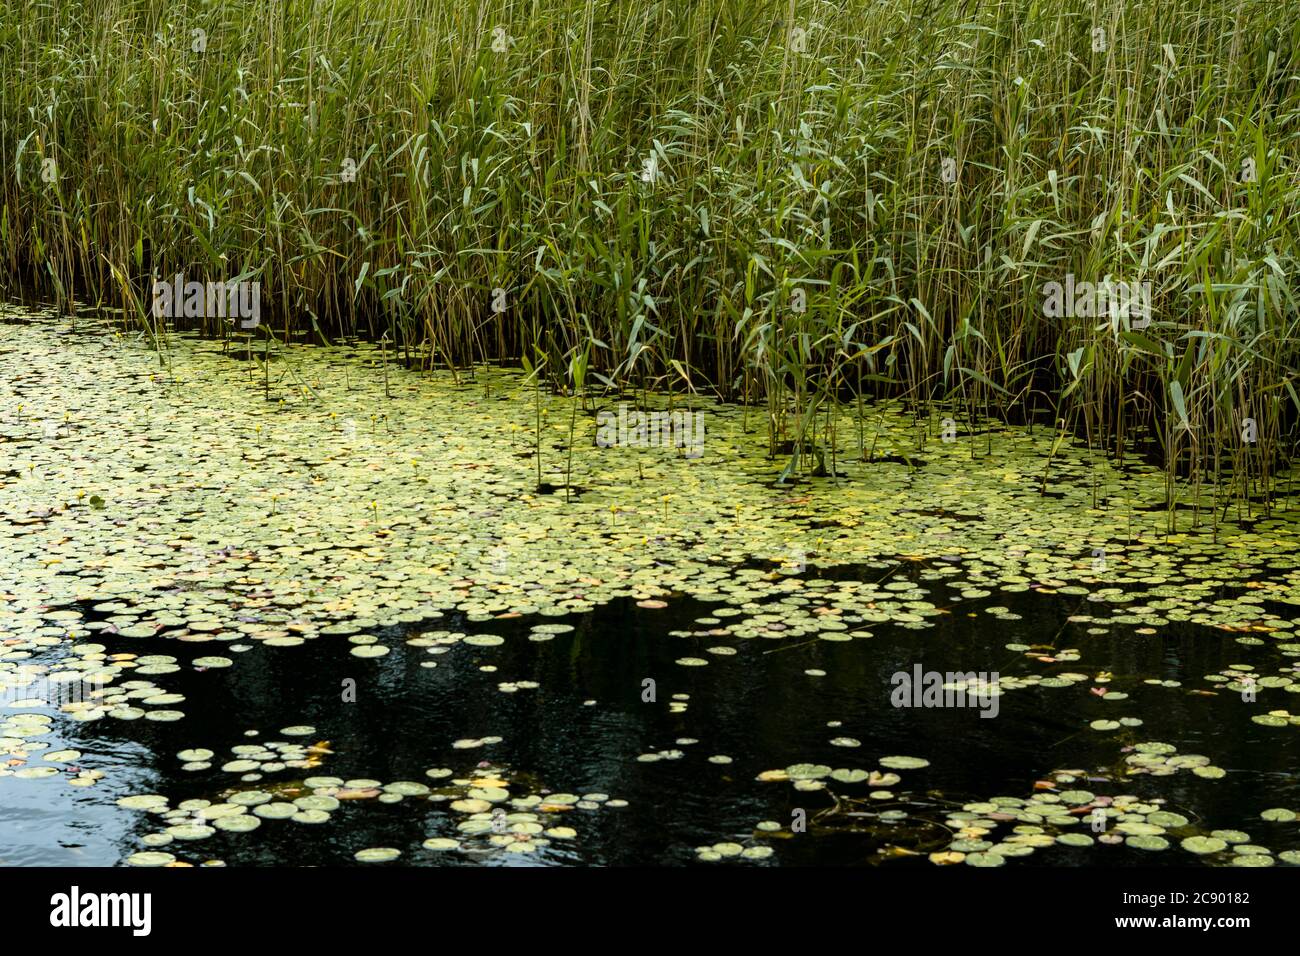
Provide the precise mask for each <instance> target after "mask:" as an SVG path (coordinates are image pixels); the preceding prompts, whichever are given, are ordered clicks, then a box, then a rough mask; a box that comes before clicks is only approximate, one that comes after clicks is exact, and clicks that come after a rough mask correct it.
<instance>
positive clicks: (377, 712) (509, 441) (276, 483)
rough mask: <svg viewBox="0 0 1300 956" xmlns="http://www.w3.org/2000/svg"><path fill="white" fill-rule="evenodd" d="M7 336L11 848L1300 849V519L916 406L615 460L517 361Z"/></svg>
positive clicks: (2, 427) (660, 859)
mask: <svg viewBox="0 0 1300 956" xmlns="http://www.w3.org/2000/svg"><path fill="white" fill-rule="evenodd" d="M8 318H9V319H10V321H11V323H13V324H8V325H6V326H5V327H4V328H5V332H6V335H5V338H4V340H3V343H4V344H3V345H2V346H0V371H2V374H0V382H3V383H4V388H5V389H6V391H5V393H4V394H3V395H0V403H2V404H3V415H2V416H0V482H2V483H0V514H2V515H3V522H4V523H3V526H2V530H0V547H2V550H0V599H2V600H3V603H0V694H3V697H2V698H0V699H2V700H3V703H4V706H3V708H0V862H3V863H9V864H19V865H22V864H28V865H31V864H98V865H110V864H117V863H122V862H131V863H135V864H139V865H159V864H164V863H168V862H173V861H179V862H188V863H194V864H200V863H204V862H211V861H220V862H224V863H226V864H229V865H274V864H281V863H283V864H312V865H331V864H352V863H353V862H354V861H355V859H356V854H358V853H359V852H361V851H366V850H370V851H372V853H371V854H369V855H367V854H364V853H363V854H362V859H366V858H367V856H369V858H373V859H375V860H379V861H382V860H386V859H389V858H390V857H392V852H383V851H398V852H399V853H400V856H398V857H397V860H398V862H399V863H404V864H412V865H434V864H437V865H503V864H523V865H555V864H575V863H583V864H590V863H597V864H660V863H662V864H679V863H692V862H696V861H701V862H709V863H711V864H712V865H735V864H741V865H759V866H770V865H797V864H809V863H831V864H850V865H853V864H875V865H883V866H924V867H929V866H933V865H935V864H957V863H964V864H970V865H1064V866H1076V865H1089V864H1119V865H1159V864H1162V863H1187V862H1196V861H1200V862H1203V863H1205V864H1207V865H1251V866H1257V865H1272V864H1275V863H1276V864H1279V865H1288V864H1291V865H1293V864H1295V863H1296V862H1297V861H1300V822H1297V820H1296V815H1295V812H1296V811H1300V792H1298V786H1297V782H1296V780H1297V777H1296V773H1295V768H1296V767H1297V766H1298V765H1300V761H1298V760H1297V758H1298V757H1300V717H1296V716H1293V715H1292V713H1291V711H1290V710H1289V709H1288V707H1293V708H1295V710H1296V712H1297V713H1300V707H1296V706H1295V705H1296V698H1293V697H1291V694H1292V693H1294V692H1297V691H1300V674H1297V673H1296V664H1297V661H1300V643H1297V642H1296V638H1295V636H1294V635H1295V626H1296V623H1297V617H1298V616H1300V612H1298V611H1297V606H1300V574H1298V569H1300V559H1298V557H1297V542H1298V538H1297V530H1298V529H1297V523H1296V521H1295V520H1294V511H1293V510H1291V509H1292V507H1293V505H1292V503H1290V502H1288V501H1284V504H1286V505H1288V507H1287V508H1284V509H1283V510H1281V511H1274V512H1273V513H1272V514H1271V515H1262V514H1258V513H1256V514H1252V515H1245V514H1243V515H1242V516H1241V518H1242V519H1243V520H1241V521H1237V520H1235V519H1236V518H1237V516H1236V514H1235V513H1234V514H1232V515H1229V516H1228V519H1232V520H1228V519H1224V518H1223V516H1222V515H1220V516H1219V518H1220V521H1218V522H1216V521H1214V520H1213V515H1212V509H1211V508H1209V507H1208V506H1207V504H1206V502H1208V500H1209V499H1208V497H1207V498H1206V499H1205V501H1201V502H1198V501H1197V500H1196V498H1195V496H1194V492H1193V491H1191V490H1188V491H1186V492H1182V494H1183V495H1184V496H1185V500H1183V501H1182V502H1181V504H1183V505H1184V507H1182V508H1181V509H1180V510H1179V512H1178V515H1177V524H1176V526H1175V527H1173V528H1172V529H1170V528H1169V527H1168V525H1167V523H1166V522H1167V517H1166V513H1165V511H1164V510H1163V509H1162V508H1155V507H1153V505H1159V504H1162V503H1163V500H1164V484H1163V476H1162V475H1161V474H1159V473H1157V472H1155V471H1154V470H1152V469H1150V468H1148V467H1146V466H1143V465H1140V464H1133V463H1130V465H1129V466H1128V467H1125V468H1117V467H1114V466H1113V465H1112V464H1109V463H1106V462H1103V461H1096V460H1090V457H1089V455H1088V451H1087V449H1086V448H1081V447H1067V448H1064V449H1062V450H1060V451H1058V453H1057V456H1056V458H1055V460H1054V461H1053V463H1052V466H1051V469H1050V476H1051V477H1050V479H1049V481H1048V483H1047V485H1046V486H1045V485H1044V483H1043V478H1042V476H1043V473H1044V463H1045V462H1046V459H1047V457H1048V452H1049V448H1050V445H1051V444H1052V442H1053V440H1054V438H1055V435H1054V433H1052V432H1050V431H1043V430H1042V429H1033V430H1031V429H1025V428H1010V427H1006V426H1002V425H998V424H988V425H985V426H982V427H981V429H980V432H979V434H978V435H976V436H974V439H975V440H973V441H972V436H970V435H967V434H965V433H964V432H963V434H962V436H961V440H960V441H958V442H955V443H948V442H941V441H940V440H938V438H937V437H935V435H933V434H932V435H930V436H929V437H928V438H925V437H923V438H920V439H918V437H917V436H918V429H919V428H924V425H925V423H924V422H922V423H921V424H920V425H919V426H918V424H917V423H916V422H914V421H913V419H912V418H911V417H910V416H908V415H905V414H904V413H903V412H902V411H901V410H898V409H893V408H882V409H877V410H872V411H871V417H870V419H869V426H870V431H868V432H867V435H866V437H865V439H864V444H872V442H873V436H874V443H875V444H876V446H877V447H876V449H875V452H874V453H873V454H869V455H868V457H874V458H875V459H876V460H862V456H861V455H860V454H859V451H858V445H857V443H856V442H857V439H856V435H857V433H858V428H857V424H856V423H855V422H854V421H853V420H852V419H850V418H848V417H847V413H846V418H845V420H844V422H843V424H842V426H841V427H840V429H839V433H840V434H841V435H844V436H855V437H854V438H853V440H852V441H851V442H850V444H849V447H847V448H846V449H844V450H843V459H842V460H841V461H838V462H837V468H836V470H837V472H838V476H837V477H832V478H820V479H811V480H804V481H802V482H800V483H798V484H797V485H795V486H793V487H788V486H787V487H779V486H775V485H774V480H775V479H776V478H777V476H778V475H779V474H780V471H781V468H782V466H783V464H784V462H783V461H780V460H776V461H773V460H769V459H768V458H767V457H766V455H765V451H766V437H765V430H764V428H763V422H762V417H761V415H762V413H761V412H759V411H755V410H753V409H750V410H748V411H746V410H744V409H738V408H734V407H723V406H715V405H713V404H711V403H707V402H702V401H699V400H695V401H694V402H693V403H692V404H691V405H690V406H689V407H690V409H691V410H692V412H693V413H695V414H700V415H703V416H704V417H705V421H706V423H707V437H706V440H705V443H704V445H703V454H702V455H699V456H698V457H688V456H686V455H683V454H682V452H681V451H680V450H678V449H673V448H662V447H651V448H637V447H600V446H599V445H598V444H597V443H596V440H595V436H596V429H597V423H596V420H595V417H594V415H593V414H592V413H591V410H590V409H582V408H579V409H577V410H576V411H575V410H574V408H573V405H572V402H571V400H569V399H567V398H565V397H563V396H552V395H547V394H545V393H543V394H541V395H538V394H537V393H536V392H535V390H533V389H531V388H530V387H528V386H526V385H525V384H524V383H523V382H522V379H521V377H520V376H518V375H517V374H514V373H510V372H505V371H485V370H480V371H479V372H477V373H476V374H474V375H472V376H471V375H466V374H463V373H462V374H461V375H459V376H457V377H455V378H453V376H452V375H451V374H450V373H448V372H435V373H431V374H423V375H422V374H417V373H413V372H408V371H405V370H403V369H401V368H400V367H398V366H396V365H389V366H388V368H387V372H386V374H385V371H384V369H383V368H381V367H380V365H379V359H380V356H379V354H378V352H377V351H376V350H375V349H373V348H371V347H368V346H364V345H348V346H345V347H335V348H328V349H326V348H308V347H287V348H286V347H280V348H279V349H277V350H276V351H274V352H273V353H272V355H271V357H270V360H269V361H266V362H263V361H259V360H258V359H257V358H256V356H255V357H254V358H253V359H252V360H251V361H250V360H249V359H248V358H247V357H245V356H242V355H241V354H240V349H237V348H234V347H232V348H230V349H226V348H224V347H223V345H222V344H221V343H214V342H211V341H199V340H194V339H187V338H183V337H175V336H174V337H172V338H171V340H170V343H169V347H168V349H167V352H166V356H165V362H160V360H159V357H158V354H157V353H156V352H154V351H153V350H152V349H151V348H150V347H149V345H148V343H146V342H143V341H142V340H140V339H138V338H136V337H133V336H130V335H119V334H116V333H115V332H114V331H113V330H112V329H110V328H107V327H105V326H104V325H103V324H101V323H94V322H89V321H87V320H84V319H83V320H80V321H79V322H77V323H75V324H73V323H71V322H70V321H69V320H66V319H56V318H53V317H50V316H44V315H36V314H31V313H24V314H19V313H17V312H12V311H11V313H10V314H9V316H8ZM656 401H658V402H660V403H661V404H660V406H659V407H662V408H665V409H666V408H667V407H668V404H667V403H668V400H667V398H666V397H662V396H661V397H659V398H658V399H656ZM681 402H682V399H680V398H678V399H676V400H675V402H674V406H673V407H674V408H681V407H682V406H681V404H680V403H681ZM534 403H537V404H536V405H535V404H534ZM601 404H602V407H610V405H611V403H610V402H609V401H608V400H602V403H601ZM614 405H615V406H616V400H615V402H614ZM539 416H540V418H541V425H540V428H539V427H538V426H537V424H536V422H537V419H538V417H539ZM539 431H540V434H541V446H542V462H541V477H542V481H543V483H544V485H543V487H547V486H549V487H550V488H552V489H558V491H553V492H552V493H549V494H546V493H539V492H538V474H537V469H538V462H537V457H536V453H535V448H536V444H537V440H538V438H537V436H538V433H539ZM570 444H572V448H573V455H572V460H570V458H569V454H568V453H569V448H570ZM566 483H568V484H570V485H571V487H573V488H575V489H581V491H580V492H575V493H572V494H571V495H570V496H569V500H568V501H566V500H565V494H564V491H563V488H564V485H565V484H566ZM1284 487H1285V485H1284ZM1201 494H1202V495H1203V496H1208V495H1209V494H1211V492H1210V491H1209V490H1206V489H1201ZM918 667H920V669H921V670H922V671H923V672H925V673H931V672H934V673H938V674H943V675H950V674H955V675H963V674H990V675H993V674H996V675H998V676H997V678H996V679H997V687H996V696H994V697H984V698H979V699H973V700H970V701H968V703H970V706H966V707H961V706H919V707H913V706H895V704H896V703H897V699H896V697H895V689H896V686H897V684H898V678H897V676H896V675H898V674H900V673H901V674H909V675H911V674H915V673H916V668H918ZM945 679H947V680H949V682H950V683H951V678H949V677H947V676H945ZM956 679H957V680H960V677H957V678H956ZM74 687H75V688H77V692H76V693H75V694H74V693H72V688H74ZM994 705H996V706H994ZM982 709H983V710H987V711H989V712H990V713H992V714H995V716H992V717H989V718H986V717H982V716H981V710H982ZM233 748H238V749H233ZM430 841H431V842H430Z"/></svg>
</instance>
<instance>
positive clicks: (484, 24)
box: [0, 0, 1300, 516]
mask: <svg viewBox="0 0 1300 956" xmlns="http://www.w3.org/2000/svg"><path fill="white" fill-rule="evenodd" d="M0 76H2V77H3V80H4V82H3V84H0V154H2V155H3V160H2V162H3V167H0V171H2V172H3V175H2V176H0V204H2V205H0V256H2V257H3V260H4V270H3V275H0V283H2V284H3V288H2V289H0V291H4V292H7V293H8V294H10V295H13V294H19V293H27V294H38V295H42V296H47V297H49V298H53V299H56V300H58V301H59V302H60V303H62V304H63V305H64V306H65V307H71V305H72V304H73V303H74V302H81V303H88V304H91V305H95V306H100V307H102V306H109V307H112V308H114V309H120V310H122V315H123V316H124V318H125V320H127V321H129V322H134V323H140V324H141V325H143V326H146V327H149V328H150V329H151V331H153V332H154V333H155V334H158V333H159V332H160V330H159V329H158V328H157V323H156V320H154V319H153V317H152V316H151V313H150V308H149V306H150V290H151V287H152V286H151V283H152V282H153V281H154V280H155V279H156V278H159V277H171V276H173V275H175V274H178V273H180V274H184V275H186V276H187V277H193V278H199V279H204V278H220V279H242V280H256V281H259V282H260V283H261V288H262V290H263V314H264V316H265V323H264V328H263V329H261V330H259V337H262V336H265V334H266V333H268V332H269V333H271V334H272V335H273V336H275V337H278V338H279V339H283V340H289V339H292V338H295V337H304V336H310V337H313V338H317V339H326V340H332V339H334V338H335V337H337V336H340V335H342V336H351V335H362V336H367V337H374V338H381V337H383V336H388V341H389V342H391V343H392V344H393V347H394V349H395V354H399V355H401V356H402V357H403V358H404V359H405V360H407V361H408V362H410V363H412V364H420V365H424V366H429V367H432V366H451V367H453V368H466V367H470V366H472V365H473V364H474V363H477V362H482V361H518V360H520V359H524V360H526V364H527V367H528V368H529V369H531V370H533V371H534V373H535V374H536V375H537V376H538V377H539V380H541V379H545V380H546V382H547V384H548V385H549V386H550V387H553V388H557V389H563V390H565V391H566V392H567V393H570V394H574V395H578V396H579V398H580V400H583V401H585V400H586V398H587V396H588V394H589V393H591V392H592V391H593V390H595V389H599V388H602V387H603V388H617V389H624V390H635V389H649V388H657V389H667V390H671V391H674V392H682V393H687V394H689V393H694V392H703V391H708V392H713V393H716V394H718V395H720V396H721V397H723V398H726V399H731V400H739V401H746V402H750V403H754V404H758V405H761V406H763V408H764V410H765V414H766V418H767V427H768V430H769V437H770V448H771V449H772V451H773V453H774V454H775V453H786V452H789V453H790V454H791V466H792V467H791V470H793V471H797V470H799V469H802V468H806V467H812V463H814V462H815V463H817V464H819V465H820V466H821V467H825V464H826V461H827V460H828V459H827V451H828V450H829V451H830V452H831V456H830V457H831V459H833V458H834V453H835V451H836V447H837V445H839V444H844V443H845V436H843V435H842V434H836V431H835V428H834V426H833V423H834V422H835V421H837V420H838V417H839V416H838V415H834V414H832V413H831V410H830V409H831V407H832V406H833V405H835V404H836V403H841V402H844V403H853V404H854V405H855V406H856V408H857V409H858V410H859V412H858V414H859V431H860V432H862V433H865V434H866V436H867V441H868V443H869V436H870V431H871V427H872V426H871V418H870V415H871V413H870V409H871V403H872V402H873V401H874V400H879V399H883V398H890V399H900V400H904V401H907V402H909V403H911V404H912V405H913V406H914V407H915V408H916V410H917V423H918V424H917V442H918V446H922V445H923V444H924V442H926V441H930V440H937V439H938V438H940V437H941V434H942V433H943V429H944V428H945V427H947V428H949V430H951V425H949V426H943V425H942V424H941V423H942V421H943V419H944V418H945V417H947V418H949V419H951V420H952V421H954V422H957V423H960V424H961V426H962V429H963V430H964V431H966V432H968V433H970V432H973V431H974V430H975V429H976V427H977V426H978V423H979V422H980V421H981V420H984V419H986V418H987V417H989V416H996V417H1003V418H1006V419H1008V420H1023V419H1025V418H1035V417H1045V418H1047V420H1048V421H1050V423H1051V424H1052V427H1056V428H1059V429H1060V431H1061V435H1062V439H1063V440H1064V439H1065V437H1066V436H1067V435H1074V436H1080V437H1081V438H1082V439H1083V440H1085V441H1087V442H1088V443H1089V445H1090V446H1091V447H1093V448H1095V450H1096V453H1097V454H1098V455H1110V456H1118V457H1121V458H1122V457H1123V456H1125V455H1128V454H1133V453H1134V451H1135V450H1138V449H1139V448H1140V446H1141V443H1143V442H1154V451H1155V454H1156V455H1157V456H1158V458H1159V460H1160V461H1161V462H1162V463H1163V464H1164V467H1165V468H1166V469H1167V472H1168V475H1169V495H1168V502H1167V503H1168V505H1169V508H1170V512H1171V514H1172V513H1173V512H1174V511H1175V510H1176V507H1177V505H1178V503H1179V501H1180V499H1184V498H1186V497H1188V496H1197V498H1198V500H1199V496H1200V495H1202V494H1206V495H1209V496H1210V497H1211V500H1212V501H1213V506H1212V508H1211V509H1210V510H1212V511H1213V512H1214V514H1215V515H1216V516H1217V515H1219V514H1220V511H1222V513H1223V514H1224V515H1226V514H1227V509H1228V507H1229V506H1231V505H1234V504H1235V507H1236V508H1237V510H1238V511H1239V512H1241V513H1243V514H1250V513H1254V512H1256V511H1258V510H1259V509H1260V508H1263V509H1264V510H1268V509H1269V508H1270V507H1271V506H1272V505H1273V501H1274V492H1275V488H1276V474H1277V472H1278V470H1279V469H1281V468H1283V467H1285V466H1286V464H1287V462H1288V460H1289V457H1290V455H1291V453H1292V452H1293V450H1294V447H1295V435H1296V423H1297V410H1300V397H1298V396H1297V391H1296V377H1297V373H1296V369H1297V365H1298V364H1300V363H1298V362H1297V357H1298V353H1300V335H1298V334H1297V326H1298V324H1300V308H1298V307H1297V303H1296V298H1295V289H1294V285H1293V279H1294V277H1295V276H1296V274H1297V242H1296V237H1297V229H1300V171H1298V169H1300V23H1297V21H1296V20H1295V18H1294V16H1293V14H1292V12H1291V11H1290V10H1289V9H1288V7H1287V6H1286V5H1285V4H1275V3H1264V2H1248V0H1237V2H1233V0H1164V2H1157V0H1132V2H1079V0H1039V2H1033V0H1000V2H999V0H889V2H880V0H877V2H871V0H844V2H821V0H620V2H596V0H547V2H545V3H542V2H527V0H492V2H473V0H470V2H465V0H212V2H206V3H197V2H189V3H185V2H182V3H172V2H167V3H164V2H161V0H50V2H37V0H9V2H7V3H6V4H5V5H4V6H3V8H0ZM1067 277H1070V281H1074V280H1077V281H1079V282H1083V281H1090V282H1094V283H1095V282H1101V281H1104V280H1116V281H1123V282H1129V283H1139V284H1146V288H1148V289H1149V290H1150V296H1151V297H1150V313H1149V316H1147V317H1146V318H1144V319H1142V320H1141V321H1138V320H1137V319H1136V318H1135V317H1134V316H1132V315H1118V314H1115V313H1114V311H1112V312H1110V313H1108V314H1103V315H1088V314H1087V312H1086V310H1084V314H1071V315H1051V314H1045V307H1044V300H1045V293H1044V288H1045V286H1046V284H1047V283H1051V282H1057V283H1061V282H1066V281H1067ZM199 324H201V325H206V331H209V332H212V333H219V334H230V332H231V330H230V328H229V327H228V326H227V325H226V324H224V323H222V322H220V321H207V322H204V321H201V322H200V323H199ZM235 331H238V330H235ZM268 341H269V340H268ZM949 437H950V436H949ZM858 444H859V445H861V444H862V442H861V441H859V442H858ZM989 452H990V449H989V448H988V447H986V446H985V445H984V444H983V443H981V442H979V441H972V442H971V453H972V454H985V453H989ZM840 453H841V454H842V453H843V452H842V451H841V452H840ZM1048 467H1049V468H1050V462H1049V463H1048Z"/></svg>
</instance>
